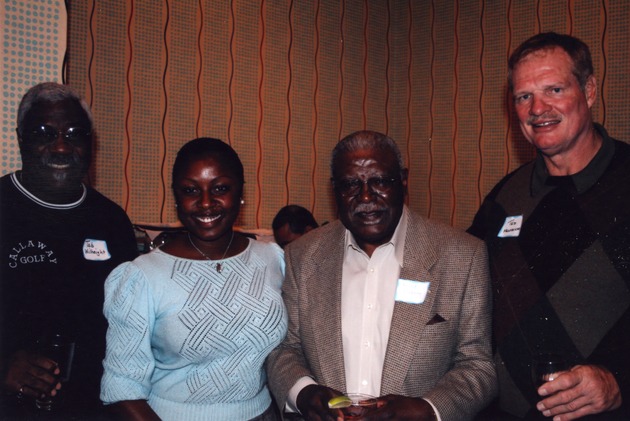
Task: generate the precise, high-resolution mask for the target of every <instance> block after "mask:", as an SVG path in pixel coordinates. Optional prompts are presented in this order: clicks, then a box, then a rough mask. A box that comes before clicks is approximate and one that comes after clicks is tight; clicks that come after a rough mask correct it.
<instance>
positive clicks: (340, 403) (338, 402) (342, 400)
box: [328, 395, 352, 409]
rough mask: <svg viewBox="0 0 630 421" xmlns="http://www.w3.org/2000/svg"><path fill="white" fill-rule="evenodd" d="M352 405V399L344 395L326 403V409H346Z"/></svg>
mask: <svg viewBox="0 0 630 421" xmlns="http://www.w3.org/2000/svg"><path fill="white" fill-rule="evenodd" d="M351 405H352V399H350V398H349V397H347V396H345V395H340V396H335V397H334V398H332V399H331V400H329V401H328V407H329V408H332V409H338V408H347V407H349V406H351Z"/></svg>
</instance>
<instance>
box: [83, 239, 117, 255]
mask: <svg viewBox="0 0 630 421" xmlns="http://www.w3.org/2000/svg"><path fill="white" fill-rule="evenodd" d="M83 257H85V260H94V261H103V260H109V259H111V258H112V255H111V254H109V250H108V249H107V242H106V241H104V240H92V239H91V238H86V239H85V241H84V242H83Z"/></svg>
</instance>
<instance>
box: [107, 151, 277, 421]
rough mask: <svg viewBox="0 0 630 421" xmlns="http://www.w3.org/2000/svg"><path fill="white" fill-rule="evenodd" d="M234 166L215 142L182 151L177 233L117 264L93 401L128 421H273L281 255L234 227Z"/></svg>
mask: <svg viewBox="0 0 630 421" xmlns="http://www.w3.org/2000/svg"><path fill="white" fill-rule="evenodd" d="M243 184H244V179H243V165H242V163H241V161H240V159H239V157H238V155H237V154H236V152H235V151H234V150H233V149H232V148H231V147H230V146H229V145H227V144H226V143H224V142H222V141H220V140H218V139H209V138H201V139H195V140H193V141H190V142H188V143H187V144H186V145H184V146H183V147H182V149H181V150H180V151H179V152H178V154H177V157H176V159H175V164H174V166H173V192H174V195H175V202H176V206H177V213H178V218H179V219H180V221H181V222H182V224H183V226H184V228H185V229H186V231H184V232H182V233H181V234H180V235H178V236H175V237H174V238H173V239H172V240H170V241H169V242H167V243H166V244H165V245H163V246H162V247H161V248H159V249H156V250H154V251H153V252H151V253H149V254H146V255H143V256H141V257H139V258H137V259H136V260H134V261H133V262H129V263H125V264H122V265H120V266H118V267H117V268H116V269H115V270H114V271H113V272H112V273H111V274H110V276H109V277H108V279H107V281H106V284H105V307H104V312H105V316H106V317H107V319H108V322H109V330H108V332H107V354H106V357H105V361H104V367H105V373H104V375H103V380H102V384H101V399H102V400H103V402H104V403H105V404H108V405H109V407H110V408H111V409H112V412H114V413H116V414H118V415H120V416H121V418H123V419H128V420H158V419H162V420H177V421H189V420H190V421H193V420H221V421H230V420H234V421H244V420H257V421H262V420H264V421H268V420H269V421H271V420H276V419H277V415H276V411H275V408H274V407H273V406H272V405H271V397H270V394H269V391H268V389H267V385H266V377H265V372H264V369H263V365H264V362H265V358H266V357H267V355H268V354H269V352H271V350H272V349H273V348H274V347H275V346H276V345H278V344H279V343H280V342H281V341H282V339H283V338H284V336H285V334H286V329H287V316H286V310H285V308H284V305H283V302H282V297H281V295H280V288H281V284H282V280H283V278H284V259H283V254H282V250H281V249H280V247H278V246H277V245H276V244H273V243H263V242H258V241H255V240H252V239H249V238H247V237H245V236H243V235H241V234H239V233H237V232H235V231H234V230H233V225H234V222H235V221H236V218H237V217H238V213H239V209H240V206H241V204H242V203H243V200H242V193H243Z"/></svg>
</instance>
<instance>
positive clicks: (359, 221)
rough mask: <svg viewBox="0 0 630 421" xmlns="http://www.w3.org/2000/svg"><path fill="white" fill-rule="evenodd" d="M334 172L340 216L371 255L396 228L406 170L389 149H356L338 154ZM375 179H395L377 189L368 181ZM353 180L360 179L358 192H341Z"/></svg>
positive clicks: (405, 180)
mask: <svg viewBox="0 0 630 421" xmlns="http://www.w3.org/2000/svg"><path fill="white" fill-rule="evenodd" d="M401 172H402V177H401ZM333 173H334V177H335V178H334V185H335V188H334V190H335V200H336V202H337V207H338V210H339V219H340V220H341V222H343V225H344V226H345V227H346V228H347V229H348V230H349V231H350V232H351V233H352V235H353V236H354V239H355V241H356V242H357V244H358V245H359V247H361V249H363V250H364V251H365V252H366V253H367V254H368V255H369V256H371V255H372V252H373V251H374V250H375V249H376V248H377V247H378V246H380V245H381V244H384V243H386V242H387V241H389V240H390V239H391V237H392V235H393V234H394V231H395V230H396V226H397V225H398V221H399V220H400V216H401V215H402V211H403V206H404V198H405V190H406V187H407V172H406V170H404V171H401V169H400V167H399V165H398V161H397V158H396V156H395V154H394V153H393V152H391V151H386V152H383V150H376V149H359V150H354V151H349V152H345V153H343V154H342V155H339V156H338V158H337V160H336V163H335V166H334V172H333ZM378 179H389V180H392V179H395V181H394V182H393V183H392V184H391V185H388V186H387V187H386V188H384V189H383V188H377V190H379V192H377V191H375V189H373V188H371V187H370V186H369V184H370V183H372V184H374V180H378ZM355 180H360V181H361V182H362V184H361V188H360V191H359V192H358V194H356V195H344V194H343V191H342V190H343V189H342V187H341V186H342V185H343V183H346V185H347V184H348V183H349V182H352V181H355ZM368 180H372V181H370V182H368Z"/></svg>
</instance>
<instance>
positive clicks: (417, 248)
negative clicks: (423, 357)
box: [381, 216, 439, 395]
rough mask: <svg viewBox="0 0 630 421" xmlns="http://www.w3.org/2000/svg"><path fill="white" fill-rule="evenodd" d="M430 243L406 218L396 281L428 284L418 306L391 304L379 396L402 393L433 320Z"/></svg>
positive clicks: (418, 223)
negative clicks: (405, 232) (398, 275)
mask: <svg viewBox="0 0 630 421" xmlns="http://www.w3.org/2000/svg"><path fill="white" fill-rule="evenodd" d="M431 241H432V240H431V239H429V238H428V235H427V234H426V232H425V230H424V227H423V223H422V221H421V220H418V219H416V218H413V217H411V216H410V219H409V225H408V228H407V235H406V239H405V252H404V257H403V267H402V268H401V271H400V278H402V279H409V280H415V281H428V282H430V283H431V284H430V287H429V291H428V293H427V296H426V298H425V300H424V302H423V303H422V304H408V303H403V302H396V303H395V304H394V313H393V315H392V323H391V328H390V335H389V339H388V343H387V352H386V354H385V361H384V364H383V376H382V380H381V395H386V394H389V393H394V391H400V390H404V387H403V384H404V382H405V379H406V377H407V373H408V368H409V366H410V364H411V361H412V359H413V358H414V355H415V352H416V351H417V350H418V348H419V343H420V341H423V340H426V338H423V337H422V335H421V332H422V330H423V329H424V326H426V324H427V323H428V322H429V320H430V319H431V317H433V303H434V299H435V294H434V291H437V288H438V281H439V280H438V279H434V278H433V276H432V274H431V267H432V266H433V264H434V263H435V262H436V260H437V254H436V253H435V251H434V249H433V247H432V245H431ZM433 241H435V239H434V240H433Z"/></svg>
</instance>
